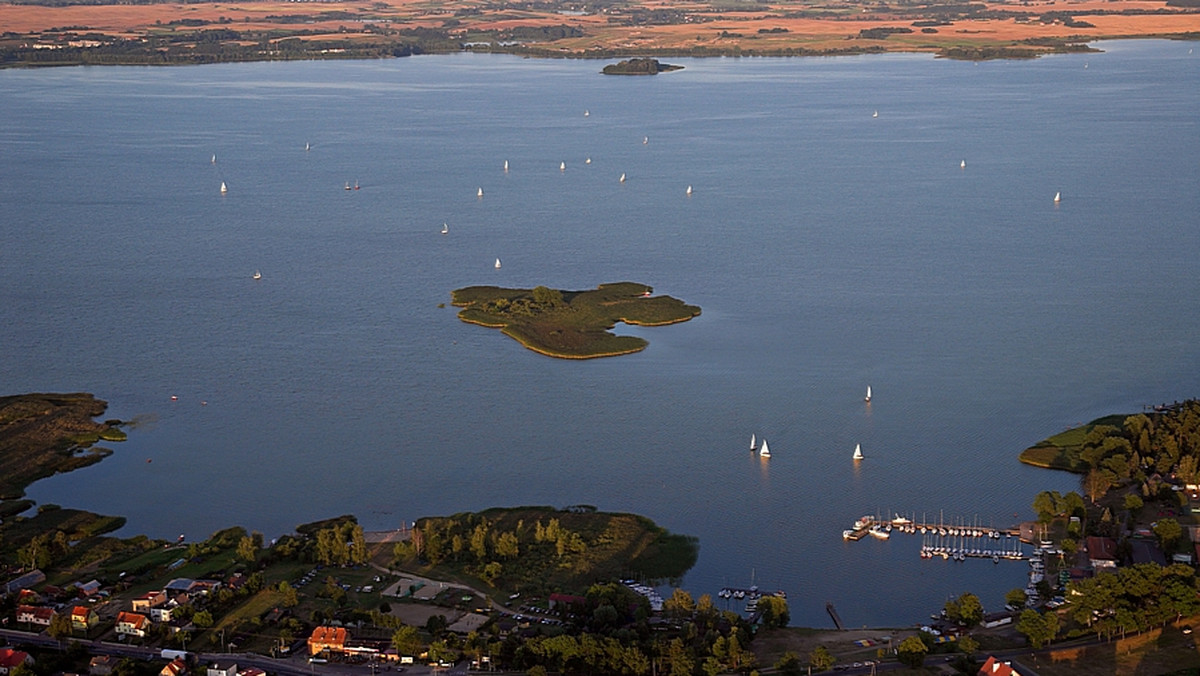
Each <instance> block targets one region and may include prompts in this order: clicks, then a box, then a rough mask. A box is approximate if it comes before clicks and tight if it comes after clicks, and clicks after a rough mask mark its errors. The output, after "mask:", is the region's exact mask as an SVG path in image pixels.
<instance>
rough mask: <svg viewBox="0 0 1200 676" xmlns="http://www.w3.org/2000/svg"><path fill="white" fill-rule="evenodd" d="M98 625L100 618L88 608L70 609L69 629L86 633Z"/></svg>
mask: <svg viewBox="0 0 1200 676" xmlns="http://www.w3.org/2000/svg"><path fill="white" fill-rule="evenodd" d="M97 624H100V616H99V615H97V614H96V611H95V610H92V609H91V608H90V607H88V606H75V607H74V608H72V609H71V628H72V629H75V630H78V631H82V632H86V631H88V630H89V629H91V628H92V627H94V626H96V625H97Z"/></svg>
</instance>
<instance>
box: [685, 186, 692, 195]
mask: <svg viewBox="0 0 1200 676" xmlns="http://www.w3.org/2000/svg"><path fill="white" fill-rule="evenodd" d="M685 194H688V195H690V194H692V186H690V185H689V186H688V188H687V191H686V193H685Z"/></svg>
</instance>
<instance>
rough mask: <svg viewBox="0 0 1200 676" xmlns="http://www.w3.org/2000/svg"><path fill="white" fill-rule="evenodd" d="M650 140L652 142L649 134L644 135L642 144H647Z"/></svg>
mask: <svg viewBox="0 0 1200 676" xmlns="http://www.w3.org/2000/svg"><path fill="white" fill-rule="evenodd" d="M649 142H650V137H649V136H643V137H642V145H646V144H647V143H649Z"/></svg>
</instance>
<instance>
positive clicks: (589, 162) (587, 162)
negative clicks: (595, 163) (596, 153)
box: [583, 157, 592, 164]
mask: <svg viewBox="0 0 1200 676" xmlns="http://www.w3.org/2000/svg"><path fill="white" fill-rule="evenodd" d="M583 163H584V164H591V163H592V158H590V157H589V158H587V159H586V160H584V161H583Z"/></svg>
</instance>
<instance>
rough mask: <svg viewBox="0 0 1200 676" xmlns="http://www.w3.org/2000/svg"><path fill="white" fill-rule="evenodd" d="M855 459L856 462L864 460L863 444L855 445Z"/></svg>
mask: <svg viewBox="0 0 1200 676" xmlns="http://www.w3.org/2000/svg"><path fill="white" fill-rule="evenodd" d="M854 459H855V460H862V459H863V454H862V444H854Z"/></svg>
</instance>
